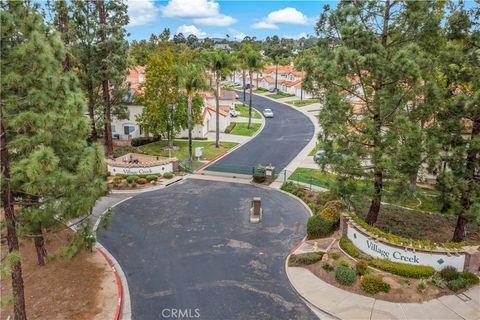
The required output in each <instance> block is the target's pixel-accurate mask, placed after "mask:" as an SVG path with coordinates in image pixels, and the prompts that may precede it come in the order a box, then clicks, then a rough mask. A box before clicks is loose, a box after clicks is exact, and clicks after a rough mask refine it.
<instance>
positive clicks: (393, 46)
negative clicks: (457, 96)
mask: <svg viewBox="0 0 480 320" xmlns="http://www.w3.org/2000/svg"><path fill="white" fill-rule="evenodd" d="M432 5H433V2H428V1H424V2H418V1H417V2H413V1H412V2H397V1H390V0H386V1H383V2H372V1H342V2H340V3H339V4H338V6H337V8H335V10H329V9H328V8H327V10H326V11H325V12H324V13H322V14H321V16H320V20H319V22H318V24H317V33H318V35H319V37H320V41H319V46H318V50H317V54H316V58H315V60H314V61H313V62H311V63H309V64H308V65H307V66H306V68H307V71H308V72H309V77H310V79H313V81H314V82H315V83H316V84H317V85H319V86H320V92H321V93H323V95H324V104H325V105H324V108H323V109H322V111H321V112H320V122H321V125H322V128H323V130H324V135H325V136H327V137H328V139H325V140H326V142H325V149H326V158H327V161H328V162H329V164H330V165H331V167H332V169H333V170H334V171H336V172H337V173H339V174H340V175H341V176H342V177H343V178H345V179H343V180H345V181H352V179H351V178H354V179H357V178H364V179H368V180H370V181H372V184H373V186H372V188H371V189H373V190H372V191H371V203H370V209H369V212H368V215H367V219H366V220H367V222H368V223H369V224H374V223H375V222H376V221H377V217H378V214H379V211H380V205H381V201H382V195H383V194H384V192H385V184H386V183H390V182H395V180H398V179H402V178H404V175H403V174H399V173H401V172H400V171H399V168H398V163H396V157H397V153H398V152H399V151H400V148H402V147H403V148H409V151H411V146H413V145H415V141H416V140H418V141H420V140H421V130H416V131H415V132H414V133H415V134H414V135H410V136H409V141H408V144H403V145H402V144H401V143H400V140H401V139H400V137H401V134H402V133H405V132H406V128H408V127H409V126H411V127H414V126H413V124H412V123H411V120H410V119H409V117H408V115H407V114H406V112H405V110H406V106H407V104H408V103H409V102H411V101H416V99H417V94H418V92H419V88H421V87H422V65H421V61H420V58H419V56H420V55H421V52H422V48H421V46H419V45H418V43H417V42H418V41H419V39H420V38H422V37H431V34H432V33H434V32H435V30H429V29H428V28H425V26H426V24H427V22H428V21H429V19H431V18H432V15H433V14H435V12H433V11H432V10H431V7H432ZM436 20H437V19H436ZM437 28H438V26H437ZM308 69H309V70H308ZM409 146H410V147H409ZM403 155H405V156H409V155H411V156H413V157H416V155H415V154H414V153H411V152H403ZM411 160H412V159H411V158H409V157H406V159H404V161H407V162H408V161H411Z"/></svg>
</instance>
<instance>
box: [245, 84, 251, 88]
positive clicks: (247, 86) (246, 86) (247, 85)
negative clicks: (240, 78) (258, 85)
mask: <svg viewBox="0 0 480 320" xmlns="http://www.w3.org/2000/svg"><path fill="white" fill-rule="evenodd" d="M250 86H251V87H252V88H253V85H251V84H250V83H247V84H246V85H245V89H250Z"/></svg>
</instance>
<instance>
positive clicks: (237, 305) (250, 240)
mask: <svg viewBox="0 0 480 320" xmlns="http://www.w3.org/2000/svg"><path fill="white" fill-rule="evenodd" d="M253 196H260V197H261V198H262V207H263V209H264V216H263V222H262V223H260V224H250V223H249V221H248V219H249V209H250V205H251V202H250V201H251V199H252V197H253ZM114 212H115V214H114V215H113V218H112V223H111V226H110V228H109V229H108V230H106V231H105V230H102V231H99V234H98V240H99V241H100V242H101V243H102V244H103V245H104V246H105V247H106V248H107V249H108V250H109V251H110V253H112V254H113V256H115V258H116V259H117V260H118V261H119V263H120V264H121V266H122V268H123V271H124V272H125V274H126V277H127V280H128V285H129V289H130V295H131V303H132V315H133V318H134V319H142V320H143V319H146V320H149V319H167V318H169V319H171V318H172V316H171V315H172V310H182V312H184V314H183V315H184V316H183V317H180V318H183V319H185V318H188V317H186V316H185V312H189V315H190V316H191V318H195V317H194V316H195V315H199V316H200V317H199V318H198V319H209V320H210V319H211V320H216V319H222V320H229V319H239V320H246V319H315V318H316V317H315V316H314V315H313V313H312V312H311V311H310V309H308V307H307V306H306V305H305V304H304V303H303V302H302V301H301V300H300V298H299V297H298V296H297V294H296V293H295V292H294V290H293V289H292V288H291V287H290V284H289V282H288V279H287V277H286V275H285V270H284V261H285V258H286V256H287V254H288V252H289V250H290V249H291V248H292V247H294V245H295V244H296V243H298V241H300V240H301V239H302V237H303V235H304V234H305V222H306V220H307V218H308V211H307V210H306V209H305V208H304V206H303V205H302V204H300V203H299V202H298V201H297V200H296V199H294V198H292V197H290V196H288V195H285V194H283V193H281V192H280V191H276V190H271V189H266V188H261V187H256V186H253V185H248V184H231V183H225V182H212V181H205V180H193V179H191V180H190V179H189V180H183V181H181V182H178V183H176V184H174V185H172V186H170V187H168V188H166V189H162V190H159V191H152V192H148V193H143V194H139V195H137V196H135V197H134V198H132V199H130V200H127V201H125V202H123V203H121V204H120V205H118V206H116V207H115V208H114ZM176 312H178V311H176ZM177 314H178V313H177Z"/></svg>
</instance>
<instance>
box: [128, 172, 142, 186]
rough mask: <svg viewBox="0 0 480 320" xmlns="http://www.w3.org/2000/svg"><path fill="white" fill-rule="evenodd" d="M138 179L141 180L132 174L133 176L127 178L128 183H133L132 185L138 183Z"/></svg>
mask: <svg viewBox="0 0 480 320" xmlns="http://www.w3.org/2000/svg"><path fill="white" fill-rule="evenodd" d="M138 179H140V177H139V176H137V175H134V174H131V175H128V176H127V182H128V183H131V184H133V183H137V181H138Z"/></svg>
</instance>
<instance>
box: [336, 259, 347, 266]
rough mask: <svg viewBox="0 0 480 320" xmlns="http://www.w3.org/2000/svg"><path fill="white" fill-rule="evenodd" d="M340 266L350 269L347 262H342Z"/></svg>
mask: <svg viewBox="0 0 480 320" xmlns="http://www.w3.org/2000/svg"><path fill="white" fill-rule="evenodd" d="M338 265H339V266H342V267H350V265H349V264H348V262H347V261H345V260H340V262H339V263H338Z"/></svg>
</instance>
